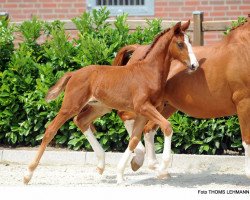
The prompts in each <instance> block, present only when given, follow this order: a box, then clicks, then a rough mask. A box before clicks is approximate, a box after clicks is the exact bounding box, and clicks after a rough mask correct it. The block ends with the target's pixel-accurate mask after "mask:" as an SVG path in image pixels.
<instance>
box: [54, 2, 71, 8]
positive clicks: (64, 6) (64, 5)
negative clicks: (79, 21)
mask: <svg viewBox="0 0 250 200" xmlns="http://www.w3.org/2000/svg"><path fill="white" fill-rule="evenodd" d="M72 5H73V4H72V3H60V4H58V5H57V6H58V8H71V7H72Z"/></svg>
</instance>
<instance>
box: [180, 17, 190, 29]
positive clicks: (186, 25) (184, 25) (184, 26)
mask: <svg viewBox="0 0 250 200" xmlns="http://www.w3.org/2000/svg"><path fill="white" fill-rule="evenodd" d="M189 25H190V19H189V20H188V21H187V22H186V23H184V24H183V25H182V26H181V30H182V31H186V30H187V29H188V27H189Z"/></svg>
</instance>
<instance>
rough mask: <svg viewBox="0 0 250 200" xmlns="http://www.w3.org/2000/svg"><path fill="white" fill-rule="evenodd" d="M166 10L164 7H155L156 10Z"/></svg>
mask: <svg viewBox="0 0 250 200" xmlns="http://www.w3.org/2000/svg"><path fill="white" fill-rule="evenodd" d="M163 10H164V8H163V7H156V8H155V12H157V13H158V12H162V11H163Z"/></svg>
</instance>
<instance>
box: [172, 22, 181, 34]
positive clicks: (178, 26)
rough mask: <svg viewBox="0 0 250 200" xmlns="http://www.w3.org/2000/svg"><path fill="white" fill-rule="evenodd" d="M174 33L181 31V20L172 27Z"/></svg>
mask: <svg viewBox="0 0 250 200" xmlns="http://www.w3.org/2000/svg"><path fill="white" fill-rule="evenodd" d="M173 30H174V34H179V33H180V32H181V22H178V23H177V24H175V25H174V27H173Z"/></svg>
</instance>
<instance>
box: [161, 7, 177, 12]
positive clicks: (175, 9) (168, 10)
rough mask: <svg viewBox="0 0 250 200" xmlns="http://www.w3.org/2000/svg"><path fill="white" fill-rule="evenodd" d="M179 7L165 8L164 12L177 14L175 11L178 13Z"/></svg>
mask: <svg viewBox="0 0 250 200" xmlns="http://www.w3.org/2000/svg"><path fill="white" fill-rule="evenodd" d="M180 9H181V8H180V7H169V6H168V7H165V8H164V11H166V12H177V11H180Z"/></svg>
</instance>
